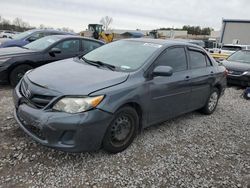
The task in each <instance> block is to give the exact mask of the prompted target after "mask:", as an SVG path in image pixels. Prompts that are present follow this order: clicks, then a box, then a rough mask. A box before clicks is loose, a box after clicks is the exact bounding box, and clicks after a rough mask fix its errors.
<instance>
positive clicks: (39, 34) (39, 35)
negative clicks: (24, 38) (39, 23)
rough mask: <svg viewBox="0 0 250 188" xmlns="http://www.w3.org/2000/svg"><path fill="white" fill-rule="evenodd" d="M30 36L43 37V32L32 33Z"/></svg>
mask: <svg viewBox="0 0 250 188" xmlns="http://www.w3.org/2000/svg"><path fill="white" fill-rule="evenodd" d="M31 37H32V38H34V39H36V40H37V39H40V38H42V37H44V33H34V34H32V35H31V36H30V37H29V38H31Z"/></svg>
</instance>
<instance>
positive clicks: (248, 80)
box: [227, 75, 250, 87]
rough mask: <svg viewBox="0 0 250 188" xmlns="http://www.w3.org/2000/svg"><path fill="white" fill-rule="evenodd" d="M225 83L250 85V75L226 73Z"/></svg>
mask: <svg viewBox="0 0 250 188" xmlns="http://www.w3.org/2000/svg"><path fill="white" fill-rule="evenodd" d="M227 83H228V84H232V85H240V86H244V87H247V86H250V76H248V75H242V76H235V75H228V76H227Z"/></svg>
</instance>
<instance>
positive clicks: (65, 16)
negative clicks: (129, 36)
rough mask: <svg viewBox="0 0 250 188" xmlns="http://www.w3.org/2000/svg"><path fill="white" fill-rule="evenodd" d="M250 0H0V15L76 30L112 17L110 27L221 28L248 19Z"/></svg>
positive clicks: (33, 24) (37, 25)
mask: <svg viewBox="0 0 250 188" xmlns="http://www.w3.org/2000/svg"><path fill="white" fill-rule="evenodd" d="M249 10H250V1H249V0H105V1H104V0H91V1H90V0H0V15H1V16H2V17H3V18H6V19H10V20H13V19H14V18H16V17H19V18H21V19H23V20H24V21H26V22H28V23H29V24H30V25H32V26H35V27H39V25H40V24H44V25H46V26H51V27H54V28H62V27H68V28H71V29H73V30H74V31H75V32H79V31H82V30H85V29H86V28H87V26H88V24H89V23H99V22H100V20H101V18H102V17H104V16H109V17H112V18H113V23H112V24H111V28H112V29H142V30H151V29H156V28H161V27H174V28H178V27H182V26H183V25H199V26H201V27H213V28H214V29H215V30H219V29H220V28H221V23H222V18H225V19H249V20H250V11H249Z"/></svg>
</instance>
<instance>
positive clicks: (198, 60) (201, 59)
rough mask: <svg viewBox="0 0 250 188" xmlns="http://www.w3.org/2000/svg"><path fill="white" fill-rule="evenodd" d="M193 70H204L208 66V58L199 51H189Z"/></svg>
mask: <svg viewBox="0 0 250 188" xmlns="http://www.w3.org/2000/svg"><path fill="white" fill-rule="evenodd" d="M189 55H190V66H191V69H197V68H203V67H206V66H207V61H206V56H205V55H204V54H203V53H201V52H198V51H189Z"/></svg>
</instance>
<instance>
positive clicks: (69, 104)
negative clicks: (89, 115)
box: [52, 95, 104, 114]
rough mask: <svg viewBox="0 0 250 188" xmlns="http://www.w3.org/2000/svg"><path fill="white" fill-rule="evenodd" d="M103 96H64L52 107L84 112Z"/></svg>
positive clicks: (58, 109) (71, 111)
mask: <svg viewBox="0 0 250 188" xmlns="http://www.w3.org/2000/svg"><path fill="white" fill-rule="evenodd" d="M103 98H104V96H103V95H101V96H97V97H65V98H62V99H61V100H59V101H58V102H57V103H56V104H55V105H54V106H53V108H52V109H54V110H57V111H61V112H67V113H72V114H73V113H79V112H84V111H87V110H90V109H92V108H95V107H96V106H97V105H98V104H100V103H101V101H102V100H103Z"/></svg>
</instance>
